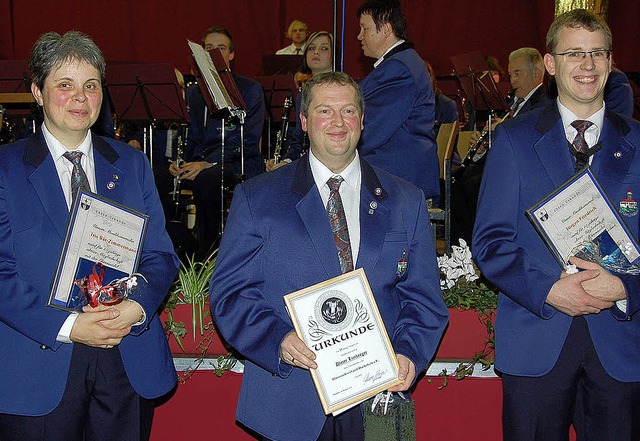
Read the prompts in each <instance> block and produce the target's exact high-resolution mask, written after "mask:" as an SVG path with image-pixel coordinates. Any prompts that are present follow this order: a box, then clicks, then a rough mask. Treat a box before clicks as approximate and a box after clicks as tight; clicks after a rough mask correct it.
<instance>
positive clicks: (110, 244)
mask: <svg viewBox="0 0 640 441" xmlns="http://www.w3.org/2000/svg"><path fill="white" fill-rule="evenodd" d="M147 221H148V216H147V215H146V214H142V213H138V212H137V211H134V210H131V209H130V208H127V207H125V206H123V205H120V204H118V203H116V202H114V201H111V200H109V199H106V198H104V197H102V196H98V195H97V194H94V193H91V192H87V191H80V192H79V193H78V196H77V197H76V198H75V199H74V205H73V207H72V210H71V218H70V219H69V225H68V227H67V236H66V238H65V241H64V246H63V247H62V253H61V255H60V261H59V262H58V269H57V271H56V276H55V279H54V281H53V285H52V288H51V295H50V297H49V305H51V306H55V307H58V308H62V309H66V310H78V309H81V308H82V307H83V306H84V305H86V304H87V299H86V298H85V295H84V294H83V293H82V292H81V291H80V288H78V286H76V284H74V281H76V280H81V279H83V278H84V277H86V276H89V275H90V274H91V273H92V271H94V270H95V268H96V266H99V267H100V269H101V272H102V275H103V279H104V281H105V284H107V283H109V281H110V280H114V279H119V278H122V277H126V276H128V275H131V274H133V273H135V271H136V269H137V267H138V262H139V261H140V254H141V252H142V244H143V242H144V236H145V233H146V230H147Z"/></svg>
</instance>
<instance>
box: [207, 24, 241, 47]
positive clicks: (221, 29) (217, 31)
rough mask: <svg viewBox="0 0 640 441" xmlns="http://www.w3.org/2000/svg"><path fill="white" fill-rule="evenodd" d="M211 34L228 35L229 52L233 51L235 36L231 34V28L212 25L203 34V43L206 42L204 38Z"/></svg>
mask: <svg viewBox="0 0 640 441" xmlns="http://www.w3.org/2000/svg"><path fill="white" fill-rule="evenodd" d="M209 34H222V35H224V36H225V37H227V38H228V39H229V52H233V49H234V46H233V37H232V36H231V32H229V29H227V28H225V27H224V26H211V27H210V28H209V29H207V30H206V31H204V35H203V36H202V44H204V40H205V38H207V35H209Z"/></svg>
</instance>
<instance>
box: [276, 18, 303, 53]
mask: <svg viewBox="0 0 640 441" xmlns="http://www.w3.org/2000/svg"><path fill="white" fill-rule="evenodd" d="M285 36H286V37H287V38H288V39H289V40H291V44H290V45H289V46H287V47H283V48H282V49H280V50H278V51H277V52H276V55H302V51H303V50H304V44H305V43H306V41H307V37H308V36H309V28H308V27H307V24H306V23H305V22H303V21H301V20H293V21H292V22H291V24H290V25H289V29H287V33H286V34H285Z"/></svg>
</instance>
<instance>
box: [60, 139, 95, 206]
mask: <svg viewBox="0 0 640 441" xmlns="http://www.w3.org/2000/svg"><path fill="white" fill-rule="evenodd" d="M64 157H65V158H67V159H68V160H69V161H71V163H72V164H73V170H72V171H71V198H72V199H75V197H76V194H77V193H78V189H80V190H85V191H91V188H90V187H89V180H88V179H87V174H86V173H85V172H84V169H83V168H82V165H81V164H80V159H81V158H82V152H78V151H73V152H66V153H65V154H64Z"/></svg>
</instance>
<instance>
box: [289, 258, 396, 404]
mask: <svg viewBox="0 0 640 441" xmlns="http://www.w3.org/2000/svg"><path fill="white" fill-rule="evenodd" d="M284 301H285V303H286V306H287V310H288V312H289V315H290V316H291V320H292V321H293V326H294V327H295V329H296V332H297V334H298V337H300V339H301V340H302V341H304V342H305V344H306V345H307V346H308V347H309V348H310V349H311V350H312V351H313V352H314V353H315V354H316V359H315V361H316V363H317V364H318V368H317V369H311V376H312V378H313V382H314V384H315V386H316V389H317V391H318V395H319V396H320V401H321V402H322V408H323V409H324V412H325V413H326V414H329V413H339V412H340V411H341V410H344V409H346V408H349V407H352V406H354V405H356V404H358V403H360V402H362V401H364V400H366V399H368V398H370V397H372V396H374V395H376V394H377V393H378V392H382V391H384V390H386V389H388V388H390V387H392V386H394V385H396V384H399V383H400V381H399V380H398V361H397V358H396V355H395V352H394V350H393V347H392V346H391V342H390V341H389V336H388V335H387V331H386V329H385V327H384V323H383V322H382V317H381V316H380V312H379V311H378V307H377V305H376V302H375V298H374V297H373V293H372V292H371V288H370V287H369V283H368V281H367V277H366V275H365V273H364V270H363V269H361V268H360V269H358V270H356V271H351V272H348V273H345V274H343V275H342V276H339V277H335V278H333V279H330V280H327V281H325V282H322V283H319V284H317V285H313V286H310V287H308V288H305V289H303V290H300V291H296V292H294V293H292V294H288V295H286V296H285V297H284Z"/></svg>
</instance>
